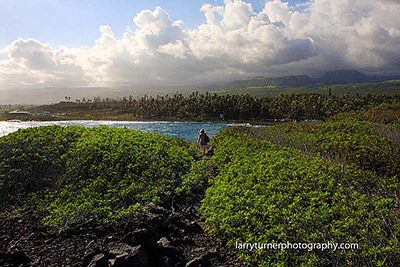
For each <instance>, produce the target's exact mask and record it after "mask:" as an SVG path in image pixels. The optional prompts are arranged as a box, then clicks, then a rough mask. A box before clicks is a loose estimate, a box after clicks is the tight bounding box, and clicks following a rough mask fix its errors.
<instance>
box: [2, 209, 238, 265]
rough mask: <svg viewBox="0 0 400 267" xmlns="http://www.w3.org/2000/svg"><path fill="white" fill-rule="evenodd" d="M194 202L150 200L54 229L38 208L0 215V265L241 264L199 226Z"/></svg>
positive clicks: (202, 224)
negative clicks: (141, 206) (109, 221)
mask: <svg viewBox="0 0 400 267" xmlns="http://www.w3.org/2000/svg"><path fill="white" fill-rule="evenodd" d="M199 214H200V213H199V209H198V206H197V207H196V206H194V207H193V206H186V207H183V208H180V209H179V208H174V212H172V210H171V209H168V208H164V207H160V206H152V207H149V209H148V210H147V211H146V212H145V213H142V214H140V215H138V216H137V217H136V218H132V219H130V220H128V221H122V222H119V223H117V224H113V225H104V224H97V223H94V222H87V223H83V224H77V225H73V226H71V227H70V228H69V229H68V230H66V231H64V232H61V233H59V232H58V230H57V229H54V228H51V227H48V226H44V225H43V224H42V223H41V219H42V218H43V216H44V214H41V213H38V212H34V211H33V210H31V209H23V210H21V212H20V214H18V215H14V216H7V217H6V216H3V217H1V218H0V266H91V267H94V266H188V267H189V266H190V267H194V266H241V263H240V262H239V261H238V260H237V259H236V258H235V257H234V256H232V254H231V253H229V252H228V251H227V250H226V249H225V248H224V247H223V246H221V245H220V244H219V243H218V242H217V241H216V240H215V239H213V238H212V237H210V236H208V235H207V234H206V233H205V231H204V222H203V219H202V217H201V216H199Z"/></svg>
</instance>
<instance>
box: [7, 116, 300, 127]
mask: <svg viewBox="0 0 400 267" xmlns="http://www.w3.org/2000/svg"><path fill="white" fill-rule="evenodd" d="M0 121H6V122H18V121H20V122H52V121H113V122H118V121H120V122H180V123H185V122H186V123H235V124H250V125H251V126H271V125H276V124H283V123H293V122H292V121H258V120H193V119H192V120H191V119H188V120H182V119H176V120H172V119H143V118H138V119H132V118H129V119H128V118H126V119H124V118H115V117H109V118H85V117H78V118H76V117H74V118H65V117H53V116H43V117H41V119H39V120H37V119H32V118H28V117H23V118H22V117H21V118H17V117H12V118H0Z"/></svg>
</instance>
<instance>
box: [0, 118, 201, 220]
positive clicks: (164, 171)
mask: <svg viewBox="0 0 400 267" xmlns="http://www.w3.org/2000/svg"><path fill="white" fill-rule="evenodd" d="M0 142H1V143H0V144H1V146H2V148H3V149H2V150H1V156H0V162H1V166H2V168H1V175H2V177H3V180H2V184H1V188H0V189H1V193H2V196H3V198H6V197H7V196H8V203H9V204H17V202H16V201H15V200H16V199H19V200H20V203H22V202H23V201H24V200H25V199H26V196H27V195H28V194H30V196H31V199H32V200H33V201H34V202H35V203H36V204H39V205H40V207H42V208H43V209H44V210H46V211H48V212H49V214H50V215H49V216H48V217H47V218H46V220H45V221H46V223H48V224H50V225H55V226H58V227H66V226H68V225H70V224H72V223H76V222H80V221H85V220H89V219H94V220H96V221H99V222H107V221H113V220H116V219H119V218H121V217H124V216H128V215H132V214H135V213H136V212H137V211H139V210H141V209H142V207H143V206H144V204H145V203H149V202H153V203H156V202H158V201H159V200H160V199H161V198H165V197H162V196H167V197H168V196H169V195H171V193H172V192H174V190H175V188H176V187H177V186H179V183H180V182H181V177H182V176H184V175H186V173H187V172H188V171H189V170H190V168H191V165H192V161H193V157H192V156H191V155H190V153H192V154H193V153H194V152H193V151H191V150H190V149H189V148H190V145H188V144H187V143H186V142H185V141H183V140H181V139H178V138H168V137H165V136H162V135H159V134H156V133H155V134H150V133H145V132H140V131H135V130H129V129H118V128H108V127H105V126H103V127H99V128H83V127H65V128H64V127H61V126H50V127H40V128H32V129H26V130H20V131H18V132H17V133H13V134H10V135H9V136H7V137H5V138H1V139H0ZM12 196H16V197H14V198H13V197H12ZM21 196H23V197H21Z"/></svg>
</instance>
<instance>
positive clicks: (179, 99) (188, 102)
mask: <svg viewBox="0 0 400 267" xmlns="http://www.w3.org/2000/svg"><path fill="white" fill-rule="evenodd" d="M399 100H400V95H396V96H387V95H379V96H378V95H371V94H364V95H360V94H358V93H355V94H343V95H339V96H337V95H320V94H286V95H285V94H281V95H279V96H277V97H261V98H259V97H255V96H251V95H249V94H245V95H217V94H211V93H209V92H205V93H199V92H194V93H192V94H190V95H189V96H183V95H182V94H175V95H163V96H160V95H158V96H156V97H153V96H147V95H145V96H143V97H138V98H134V97H132V96H129V97H124V98H121V99H111V98H106V99H101V98H99V97H95V98H94V99H93V100H91V99H85V100H83V101H76V102H68V103H66V102H63V105H58V106H56V107H55V108H56V109H57V108H58V109H57V110H54V111H64V112H68V110H82V111H88V112H90V111H92V112H93V113H99V112H100V111H103V112H105V114H109V115H123V114H129V115H132V116H135V117H137V118H144V119H154V118H156V119H199V120H204V119H218V118H219V117H220V114H223V117H224V118H225V119H228V120H261V121H268V120H275V119H296V120H302V119H317V120H324V119H325V118H328V117H330V116H332V115H335V114H338V113H341V112H349V111H358V110H367V109H369V108H371V107H374V106H379V105H381V104H383V103H387V104H390V105H392V104H395V105H398V104H397V103H400V101H399ZM46 108H47V109H48V107H46ZM60 109H61V110H60Z"/></svg>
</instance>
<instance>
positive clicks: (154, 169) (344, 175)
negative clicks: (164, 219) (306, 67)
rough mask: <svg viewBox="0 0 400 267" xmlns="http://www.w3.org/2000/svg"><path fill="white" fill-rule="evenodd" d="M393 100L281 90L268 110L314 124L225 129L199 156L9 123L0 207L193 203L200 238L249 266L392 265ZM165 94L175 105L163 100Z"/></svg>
mask: <svg viewBox="0 0 400 267" xmlns="http://www.w3.org/2000/svg"><path fill="white" fill-rule="evenodd" d="M201 97H204V99H206V100H207V101H208V100H209V101H211V102H209V103H214V104H215V103H220V102H219V101H222V100H221V99H220V98H219V97H217V96H212V95H205V96H195V95H194V96H192V100H193V103H191V104H190V105H193V106H196V103H197V104H198V105H199V106H198V107H200V103H201V102H202V101H199V102H196V101H197V100H198V99H200V98H201ZM204 99H203V100H204ZM224 99H225V100H227V103H230V104H232V102H229V101H239V102H238V103H240V104H238V105H233V104H232V105H231V106H230V107H231V108H232V109H231V110H230V112H229V113H227V114H231V113H232V114H235V113H240V112H242V111H243V112H244V111H246V110H252V109H246V108H244V109H243V110H241V109H240V108H242V107H248V108H249V107H258V105H261V106H262V105H263V102H262V100H255V99H253V98H251V97H249V96H243V97H240V96H236V97H227V98H224ZM299 99H302V100H301V101H300V102H296V101H299ZM396 99H397V98H392V97H385V96H382V97H376V96H374V97H373V96H362V97H361V96H357V97H356V96H354V97H349V96H348V97H343V98H339V97H323V96H313V95H304V96H282V97H280V101H283V102H282V104H279V105H278V106H276V107H274V105H272V104H271V103H269V102H268V105H271V107H274V110H275V112H281V113H279V114H286V113H285V112H294V113H293V114H297V115H296V116H299V118H305V119H306V118H308V116H310V118H320V116H322V117H321V118H324V119H325V121H315V120H304V121H303V122H301V123H291V124H284V125H276V126H273V127H258V128H249V127H235V128H228V129H225V130H224V131H222V132H220V133H219V134H218V135H217V136H215V137H213V138H212V145H213V146H215V155H214V156H213V157H212V158H211V159H210V158H208V157H203V156H202V153H201V152H200V151H199V150H198V148H197V147H196V145H195V144H194V143H188V142H185V141H183V140H181V139H179V138H168V137H165V136H161V135H158V134H150V133H144V132H140V131H135V130H129V129H117V128H108V127H99V128H83V127H77V126H69V127H61V126H48V127H40V128H31V129H25V130H19V131H17V132H15V133H12V134H9V135H7V136H5V137H2V138H0V200H1V205H2V206H1V209H2V210H4V209H8V210H9V209H10V207H11V206H15V207H20V206H24V205H33V206H34V207H35V208H37V209H41V210H44V211H46V212H47V214H48V216H47V217H46V218H45V223H46V224H49V225H52V226H56V227H58V228H59V229H65V228H67V227H68V226H70V225H72V224H75V223H77V222H82V221H86V220H94V221H97V222H101V223H108V222H115V221H118V220H121V219H125V218H127V217H132V216H135V215H136V214H137V213H138V212H141V211H143V210H144V209H146V207H148V205H149V204H150V205H160V204H162V203H163V202H164V203H165V201H169V205H170V204H171V202H174V201H175V203H177V202H179V204H181V205H192V204H198V203H199V202H200V201H201V202H202V211H203V215H204V217H205V220H206V226H207V229H208V231H209V233H210V234H213V235H215V236H216V238H218V239H219V240H220V241H221V242H222V243H223V244H226V246H227V247H229V248H230V249H231V250H232V252H233V253H235V254H237V255H238V256H239V257H240V258H241V259H242V260H243V261H244V262H245V263H246V264H248V265H249V266H294V265H300V266H321V265H338V266H398V265H400V260H399V259H400V249H399V246H400V244H399V239H400V202H399V183H400V182H399V178H400V131H399V125H400V119H399V114H400V109H399V104H398V103H397V100H396ZM228 100H229V101H228ZM141 101H142V102H135V103H136V104H134V106H135V105H139V104H138V103H140V105H142V104H145V103H152V104H151V105H149V106H148V108H149V109H150V110H151V108H152V107H153V108H155V107H156V106H157V104H156V103H161V104H163V105H164V104H165V105H164V106H163V105H161V106H160V107H159V110H158V112H161V111H162V110H164V111H166V110H170V109H171V110H174V107H176V110H175V111H176V112H178V111H179V110H180V108H182V107H184V106H185V105H183V104H182V103H184V102H185V101H187V100H185V98H180V97H179V96H174V97H170V98H165V99H158V100H154V99H153V100H151V99H144V100H141ZM157 101H159V102H157ZM174 101H175V102H176V103H180V104H177V105H176V106H174V105H169V104H171V103H175V102H174ZM180 101H182V103H181V102H180ZM212 101H215V102H212ZM254 101H255V102H254ZM257 101H261V102H257ZM308 101H309V102H308ZM126 103H127V105H128V106H129V105H131V104H132V103H134V102H132V103H131V104H129V101H127V102H126ZM167 103H169V104H168V105H167ZM227 103H225V104H227ZM279 103H280V102H279ZM285 103H286V104H285ZM293 103H296V104H293ZM94 104H95V103H93V105H94ZM103 104H104V105H107V103H100V104H99V105H103ZM220 104H221V105H222V102H221V103H220ZM85 105H86V104H85ZM88 105H89V104H88ZM132 105H133V104H132ZM246 105H247V106H246ZM211 106H212V104H211ZM186 107H187V108H188V109H187V111H188V112H189V111H190V110H191V109H189V107H191V106H186ZM268 107H270V106H268ZM293 107H302V108H299V109H295V108H294V109H292V108H293ZM322 107H326V109H323V108H322ZM135 108H138V107H137V106H136V107H135ZM142 108H143V110H145V109H144V107H142ZM193 110H195V109H193ZM261 110H263V109H261ZM267 110H268V112H270V111H271V110H270V109H269V108H268V109H265V110H264V111H267ZM305 110H306V113H302V112H304V111H305ZM321 110H324V112H325V113H322V114H323V115H321V113H319V112H321ZM342 110H347V111H348V112H346V113H339V111H342ZM355 110H357V111H355ZM328 111H329V112H328ZM193 112H194V111H193ZM213 112H219V111H218V110H216V111H213ZM254 112H258V111H257V109H256V108H254ZM176 114H179V112H178V113H176ZM193 114H194V113H193ZM242 114H249V113H242ZM255 114H256V113H255ZM328 114H330V115H329V116H328ZM331 115H334V116H331ZM242 116H244V115H242ZM249 116H250V115H249ZM250 117H251V116H250ZM238 242H239V243H252V244H254V243H255V242H257V243H287V242H292V243H295V242H302V243H327V242H330V243H335V244H340V243H357V244H358V248H354V249H350V250H344V249H338V250H336V251H333V250H331V249H327V250H318V249H287V250H281V249H254V250H251V251H250V250H248V249H238V248H237V244H238Z"/></svg>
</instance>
